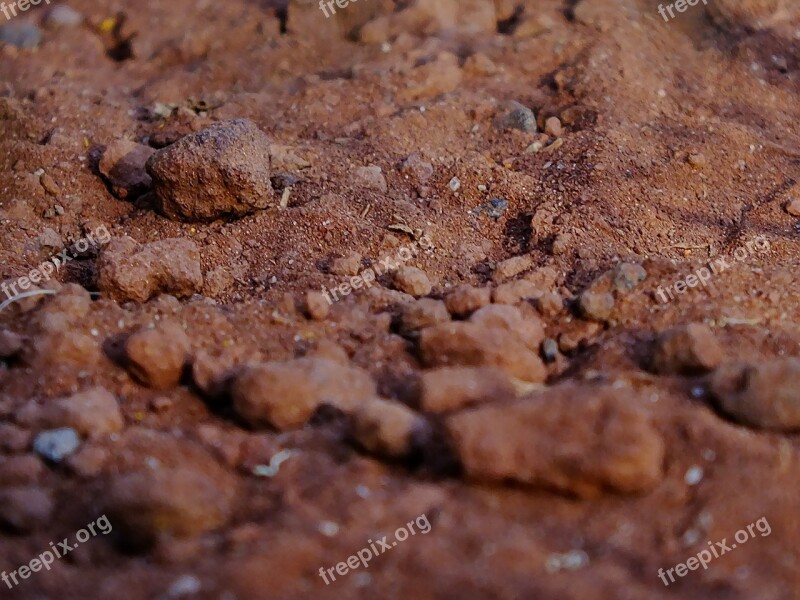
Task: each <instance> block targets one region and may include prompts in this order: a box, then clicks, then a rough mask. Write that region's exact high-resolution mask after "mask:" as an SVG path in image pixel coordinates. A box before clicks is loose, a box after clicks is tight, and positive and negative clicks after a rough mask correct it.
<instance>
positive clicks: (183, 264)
mask: <svg viewBox="0 0 800 600" xmlns="http://www.w3.org/2000/svg"><path fill="white" fill-rule="evenodd" d="M97 272H98V285H99V288H100V291H102V292H103V293H105V294H108V295H109V296H110V297H111V298H113V299H114V300H116V301H117V302H125V301H129V300H132V301H134V302H147V300H149V299H150V298H152V297H153V296H154V295H156V294H157V293H161V292H163V293H169V294H172V295H174V296H177V297H186V296H191V295H192V294H193V293H195V292H196V291H197V290H199V289H201V288H202V287H203V274H202V272H201V270H200V252H199V251H198V249H197V246H196V245H195V243H194V242H192V241H190V240H186V239H165V240H159V241H156V242H151V243H149V244H144V245H143V244H139V243H138V242H137V241H136V240H134V239H132V238H129V237H127V236H125V237H121V238H114V239H112V240H111V241H110V242H109V243H108V245H106V246H105V247H104V248H103V250H102V251H101V253H100V256H99V258H98V261H97Z"/></svg>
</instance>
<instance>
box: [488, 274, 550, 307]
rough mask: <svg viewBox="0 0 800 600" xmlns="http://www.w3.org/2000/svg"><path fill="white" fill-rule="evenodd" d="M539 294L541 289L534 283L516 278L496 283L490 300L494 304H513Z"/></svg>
mask: <svg viewBox="0 0 800 600" xmlns="http://www.w3.org/2000/svg"><path fill="white" fill-rule="evenodd" d="M541 295H542V291H541V289H539V287H538V286H537V285H536V284H534V283H533V282H531V281H527V280H525V279H518V280H517V281H509V282H508V283H501V284H500V285H498V286H497V287H496V288H495V289H494V291H493V292H492V301H493V302H494V303H495V304H510V305H515V304H519V303H520V302H522V301H524V300H528V299H533V298H538V297H539V296H541Z"/></svg>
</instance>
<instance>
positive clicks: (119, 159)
mask: <svg viewBox="0 0 800 600" xmlns="http://www.w3.org/2000/svg"><path fill="white" fill-rule="evenodd" d="M154 153H155V150H154V149H153V148H151V147H150V146H145V145H143V144H137V143H136V142H132V141H130V140H117V141H115V142H112V143H111V144H109V145H108V146H107V147H106V149H105V150H104V151H103V157H102V158H101V159H100V164H99V165H98V170H99V171H100V174H101V175H102V176H103V178H104V179H105V180H106V183H108V185H109V187H110V188H111V192H112V193H113V194H114V195H115V196H116V197H117V198H121V199H123V200H135V199H136V198H137V197H139V196H141V195H142V194H144V193H145V192H147V191H148V190H149V189H150V186H151V185H152V180H151V179H150V175H148V174H147V171H146V170H145V164H146V163H147V161H148V159H149V158H150V157H151V156H152V155H153V154H154Z"/></svg>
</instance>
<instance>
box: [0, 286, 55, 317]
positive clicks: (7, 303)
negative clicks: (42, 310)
mask: <svg viewBox="0 0 800 600" xmlns="http://www.w3.org/2000/svg"><path fill="white" fill-rule="evenodd" d="M42 294H49V295H55V294H56V291H55V290H31V291H30V292H22V293H21V294H17V295H16V296H13V297H11V298H9V299H8V300H6V301H5V302H3V303H2V304H0V312H2V311H3V310H5V309H6V308H8V307H9V306H11V305H12V304H13V303H14V302H16V301H17V300H22V299H23V298H30V297H31V296H40V295H42Z"/></svg>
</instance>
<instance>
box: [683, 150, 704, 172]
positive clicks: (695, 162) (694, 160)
mask: <svg viewBox="0 0 800 600" xmlns="http://www.w3.org/2000/svg"><path fill="white" fill-rule="evenodd" d="M686 160H687V162H688V163H689V164H690V165H692V166H693V167H695V168H696V169H702V168H703V167H705V166H706V164H708V160H707V159H706V157H705V155H704V154H701V153H700V152H693V153H692V154H690V155H689V156H688V158H687V159H686Z"/></svg>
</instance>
